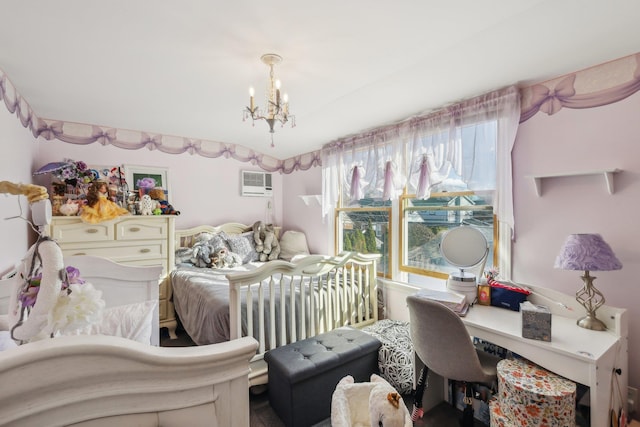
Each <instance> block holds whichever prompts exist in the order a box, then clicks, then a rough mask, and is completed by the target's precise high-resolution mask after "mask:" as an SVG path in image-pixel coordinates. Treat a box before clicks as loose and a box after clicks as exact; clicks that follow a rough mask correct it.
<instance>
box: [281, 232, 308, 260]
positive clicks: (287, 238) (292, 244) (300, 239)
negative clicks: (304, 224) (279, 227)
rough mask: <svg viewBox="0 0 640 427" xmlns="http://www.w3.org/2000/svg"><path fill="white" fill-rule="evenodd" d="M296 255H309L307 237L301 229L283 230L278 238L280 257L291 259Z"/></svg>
mask: <svg viewBox="0 0 640 427" xmlns="http://www.w3.org/2000/svg"><path fill="white" fill-rule="evenodd" d="M296 255H309V246H307V237H306V236H305V234H304V233H303V232H301V231H293V230H288V231H285V232H284V234H283V235H282V237H281V238H280V259H284V260H286V261H291V259H292V258H293V257H294V256H296Z"/></svg>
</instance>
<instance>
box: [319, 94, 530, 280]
mask: <svg viewBox="0 0 640 427" xmlns="http://www.w3.org/2000/svg"><path fill="white" fill-rule="evenodd" d="M519 118H520V94H519V92H518V90H517V88H515V87H509V88H505V89H501V90H498V91H494V92H491V93H487V94H485V95H481V96H479V97H476V98H473V99H469V100H466V101H463V102H461V103H459V104H455V105H450V106H447V107H444V108H442V109H441V110H437V111H434V112H431V113H429V114H427V115H424V116H418V117H415V118H411V119H408V120H405V121H402V122H399V123H397V124H393V125H389V126H385V127H381V128H377V129H373V130H371V131H368V132H365V133H362V134H360V135H356V136H352V137H348V138H343V139H340V140H336V141H332V142H331V143H329V144H326V145H325V146H324V147H323V148H322V168H323V170H322V173H323V183H322V185H323V189H322V211H323V214H324V215H327V214H329V213H330V212H331V211H332V210H333V209H334V208H335V212H336V216H335V227H336V228H335V229H336V235H335V237H336V249H338V250H343V249H344V248H345V246H346V247H347V248H349V247H354V245H360V246H359V247H362V246H364V247H365V248H366V239H365V238H364V236H366V235H369V236H371V237H372V236H374V235H375V236H376V242H375V247H376V251H378V252H380V253H383V256H384V257H385V259H384V260H383V265H382V266H381V271H383V272H384V274H385V275H387V276H391V278H392V279H394V280H405V277H404V276H405V273H406V272H409V273H411V272H414V273H418V274H424V275H431V276H436V277H446V276H447V275H448V274H449V273H450V272H451V271H454V270H453V269H452V267H448V266H447V265H446V263H445V262H444V260H443V259H442V258H441V257H440V251H439V243H440V239H441V236H442V234H443V233H444V232H445V231H446V230H448V229H450V228H453V227H457V226H460V225H464V224H469V225H473V226H475V227H478V228H480V229H481V230H482V231H483V232H484V235H485V236H486V237H487V241H488V242H489V245H490V250H491V252H490V254H489V258H488V260H487V265H486V267H491V266H492V265H493V264H496V266H497V267H499V269H500V274H501V275H503V277H505V278H509V277H510V275H511V269H510V260H509V259H510V245H509V240H508V239H509V237H508V236H509V234H510V233H511V232H512V231H513V226H514V224H513V192H512V169H511V150H512V148H513V143H514V141H515V135H516V131H517V128H518V121H519ZM497 194H499V195H500V197H499V198H496V197H495V196H496V195H497ZM374 201H377V204H376V203H374ZM347 206H348V207H347ZM494 215H495V216H494ZM498 229H500V233H498V231H497V230H498ZM367 233H368V234H367ZM356 236H357V237H356ZM494 241H495V244H494ZM371 242H373V239H371V241H370V243H369V245H370V247H371V249H370V250H372V248H373V243H371ZM494 246H495V248H498V247H500V249H501V250H500V253H499V255H500V256H499V257H498V256H496V255H497V249H496V250H495V251H494ZM356 250H357V248H356ZM394 251H395V253H394ZM486 267H485V268H486ZM394 276H397V277H394Z"/></svg>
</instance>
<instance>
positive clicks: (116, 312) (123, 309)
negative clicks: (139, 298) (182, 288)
mask: <svg viewBox="0 0 640 427" xmlns="http://www.w3.org/2000/svg"><path fill="white" fill-rule="evenodd" d="M157 303H158V301H154V300H149V301H143V302H138V303H133V304H125V305H118V306H115V307H107V308H105V309H104V311H103V315H102V322H100V323H98V324H96V325H92V326H91V330H90V332H89V333H91V334H95V335H112V336H116V337H123V338H128V339H130V340H134V341H138V342H141V343H143V344H150V343H151V334H152V333H153V326H154V325H153V311H154V309H155V308H156V304H157Z"/></svg>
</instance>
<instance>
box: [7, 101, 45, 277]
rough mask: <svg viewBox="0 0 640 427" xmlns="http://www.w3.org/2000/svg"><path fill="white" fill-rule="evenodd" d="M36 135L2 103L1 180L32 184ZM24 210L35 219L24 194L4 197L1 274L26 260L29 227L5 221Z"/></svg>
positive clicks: (24, 212) (20, 223)
mask: <svg viewBox="0 0 640 427" xmlns="http://www.w3.org/2000/svg"><path fill="white" fill-rule="evenodd" d="M35 146H36V145H35V143H34V142H33V136H31V134H30V132H29V131H28V130H27V129H25V128H24V127H23V126H22V124H21V123H20V120H19V119H18V118H17V117H16V115H15V114H11V113H9V111H8V110H7V109H6V108H5V106H4V104H3V103H2V102H0V148H1V153H2V154H1V155H0V171H2V172H1V173H0V181H11V182H14V183H23V184H29V183H31V171H32V170H33V165H32V162H33V160H32V159H33V153H34V152H35ZM18 201H20V204H21V205H22V212H23V215H24V216H25V217H26V218H29V219H31V214H30V212H29V203H28V202H27V199H26V198H25V197H23V196H20V197H18V196H5V195H2V196H0V241H1V242H2V244H1V245H0V275H1V274H4V273H6V272H7V271H8V270H10V269H11V267H12V266H13V265H14V264H16V263H17V262H18V261H20V260H21V259H22V256H23V255H24V254H25V252H26V251H27V249H28V248H29V245H28V236H29V233H30V232H29V230H30V229H29V227H28V226H27V223H26V222H25V221H23V220H21V219H11V220H5V218H7V217H10V216H14V215H19V214H20V208H19V206H18Z"/></svg>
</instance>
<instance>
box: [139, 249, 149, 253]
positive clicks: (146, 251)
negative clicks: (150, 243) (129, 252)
mask: <svg viewBox="0 0 640 427" xmlns="http://www.w3.org/2000/svg"><path fill="white" fill-rule="evenodd" d="M149 252H151V249H149V248H143V249H140V253H143V254H146V253H149Z"/></svg>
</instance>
